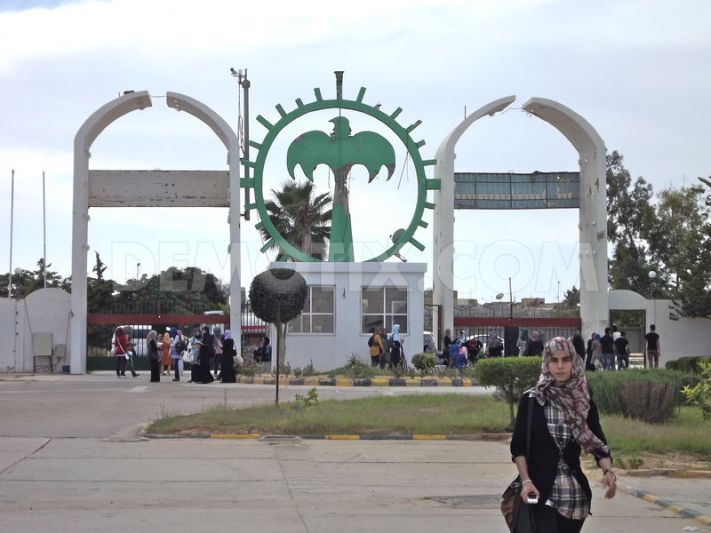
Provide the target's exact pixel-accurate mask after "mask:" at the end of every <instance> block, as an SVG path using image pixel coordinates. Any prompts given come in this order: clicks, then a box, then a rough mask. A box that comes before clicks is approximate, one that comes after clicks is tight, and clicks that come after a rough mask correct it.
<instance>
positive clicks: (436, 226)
mask: <svg viewBox="0 0 711 533" xmlns="http://www.w3.org/2000/svg"><path fill="white" fill-rule="evenodd" d="M515 99H516V97H515V96H507V97H505V98H500V99H498V100H494V101H493V102H491V103H489V104H487V105H485V106H483V107H480V108H479V109H477V110H476V111H475V112H474V113H472V114H471V115H469V116H468V117H467V118H465V119H464V120H463V121H461V122H460V123H459V124H458V125H457V127H455V128H454V129H453V130H452V131H451V132H450V133H449V135H447V137H445V138H444V140H443V141H442V143H441V144H440V145H439V148H438V149H437V154H436V155H435V158H436V159H437V163H436V165H435V178H437V179H440V180H442V185H441V188H440V190H438V191H437V190H436V191H434V204H435V208H434V222H433V232H434V244H433V247H432V270H433V272H432V274H433V290H432V303H433V304H435V305H439V306H441V307H440V309H441V310H442V311H441V312H442V328H443V331H444V330H447V329H449V330H451V331H452V332H454V159H455V158H456V157H457V156H456V154H455V152H454V148H455V146H456V145H457V142H458V141H459V138H460V137H461V136H462V134H463V133H464V132H465V131H466V130H467V129H468V128H469V126H471V125H472V124H473V123H474V122H476V121H477V120H479V119H480V118H481V117H484V116H487V115H488V116H493V115H494V114H496V113H498V112H499V111H502V110H503V109H506V108H507V107H508V106H509V105H510V104H511V102H513V101H514V100H515ZM435 329H436V328H435Z"/></svg>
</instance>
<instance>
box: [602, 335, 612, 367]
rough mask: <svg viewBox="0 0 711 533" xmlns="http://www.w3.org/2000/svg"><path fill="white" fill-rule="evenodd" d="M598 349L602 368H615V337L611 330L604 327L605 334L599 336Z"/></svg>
mask: <svg viewBox="0 0 711 533" xmlns="http://www.w3.org/2000/svg"><path fill="white" fill-rule="evenodd" d="M600 350H601V351H602V369H603V370H614V369H615V338H614V337H613V336H612V330H611V329H610V328H605V334H604V335H603V336H602V337H601V338H600Z"/></svg>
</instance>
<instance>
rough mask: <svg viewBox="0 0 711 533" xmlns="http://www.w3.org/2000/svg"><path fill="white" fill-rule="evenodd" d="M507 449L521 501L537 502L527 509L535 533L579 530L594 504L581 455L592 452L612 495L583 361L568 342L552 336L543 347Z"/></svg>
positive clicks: (604, 447)
mask: <svg viewBox="0 0 711 533" xmlns="http://www.w3.org/2000/svg"><path fill="white" fill-rule="evenodd" d="M529 409H531V411H530V417H529ZM529 418H530V428H529ZM529 430H530V432H531V433H530V448H529V449H528V453H526V452H527V450H526V441H527V438H526V437H527V433H528V431H529ZM510 448H511V457H512V460H513V461H514V462H515V464H516V468H517V470H518V474H519V476H520V479H521V484H522V486H521V494H520V497H521V499H522V500H523V501H524V502H527V498H528V497H529V495H535V496H536V497H537V499H538V503H536V504H531V505H529V508H530V509H531V511H532V515H533V520H534V523H535V525H536V531H545V532H546V533H577V532H579V531H580V530H581V529H582V527H583V523H584V521H585V519H586V518H587V516H588V515H589V514H590V507H591V506H590V502H591V499H592V491H591V489H590V483H589V482H588V479H587V477H585V474H584V473H583V470H582V468H581V465H580V454H581V451H582V450H585V451H586V452H589V453H591V454H592V455H593V457H594V458H595V461H596V462H597V464H598V466H599V467H600V469H601V470H602V484H603V486H604V487H605V489H606V490H605V497H606V498H613V497H614V496H615V492H616V490H617V477H616V476H615V473H614V472H613V471H612V457H611V455H610V449H609V447H608V446H607V440H606V438H605V434H604V433H603V431H602V427H601V426H600V419H599V415H598V410H597V406H596V405H595V403H594V402H593V401H592V399H591V398H590V390H589V388H588V383H587V380H586V379H585V367H584V364H583V360H582V358H580V357H578V355H577V354H576V353H575V349H574V348H573V345H572V343H571V342H570V341H569V340H568V339H566V338H564V337H554V338H553V339H551V340H550V341H549V342H548V343H546V345H545V348H544V350H543V363H542V365H541V374H540V377H539V378H538V383H536V385H535V386H534V387H533V388H532V389H529V390H527V391H526V392H525V393H524V394H523V395H522V396H521V400H520V401H519V405H518V414H517V417H516V423H515V426H514V432H513V436H512V439H511V446H510Z"/></svg>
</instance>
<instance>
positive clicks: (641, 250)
mask: <svg viewBox="0 0 711 533" xmlns="http://www.w3.org/2000/svg"><path fill="white" fill-rule="evenodd" d="M699 181H700V183H701V185H699V186H696V187H681V188H669V189H665V190H662V191H661V192H659V193H658V194H656V195H655V194H654V190H653V188H652V186H651V184H649V183H647V182H646V181H645V180H644V179H643V178H641V177H639V178H637V179H636V180H635V181H634V182H633V181H632V178H631V176H630V173H629V171H628V170H627V169H626V168H625V167H624V164H623V157H622V155H621V154H619V153H618V152H616V151H615V152H612V153H611V154H609V155H608V156H607V199H608V222H607V233H608V239H609V241H610V243H611V244H612V246H613V250H612V259H611V261H610V267H609V271H608V275H609V280H610V285H611V287H612V288H614V289H630V290H633V291H636V292H638V293H640V294H642V295H643V296H645V297H647V296H650V295H651V296H652V297H654V298H670V299H672V301H673V302H674V306H673V309H674V312H675V313H676V314H677V315H681V316H690V317H706V318H711V180H710V179H705V178H699ZM704 187H706V189H705V188H704ZM707 190H708V194H707V196H706V197H704V196H703V195H704V193H705V192H706V191H707ZM651 271H654V272H655V273H656V277H655V278H651V277H650V276H649V273H650V272H651ZM672 316H673V315H672Z"/></svg>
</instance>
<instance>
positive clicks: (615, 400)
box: [586, 369, 693, 422]
mask: <svg viewBox="0 0 711 533" xmlns="http://www.w3.org/2000/svg"><path fill="white" fill-rule="evenodd" d="M586 377H587V380H588V384H589V385H590V390H591V393H592V397H593V399H594V400H595V403H596V404H597V406H598V409H599V410H600V412H602V413H606V414H616V415H622V416H628V417H632V418H637V419H642V420H645V421H647V422H664V421H666V420H668V419H669V418H671V417H673V416H675V414H676V407H677V406H679V405H681V404H682V403H684V397H683V394H682V393H681V389H682V387H683V386H684V385H688V384H689V383H691V382H692V381H693V377H692V376H690V375H689V374H686V373H684V372H679V371H675V370H663V369H646V370H625V371H623V372H587V374H586Z"/></svg>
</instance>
